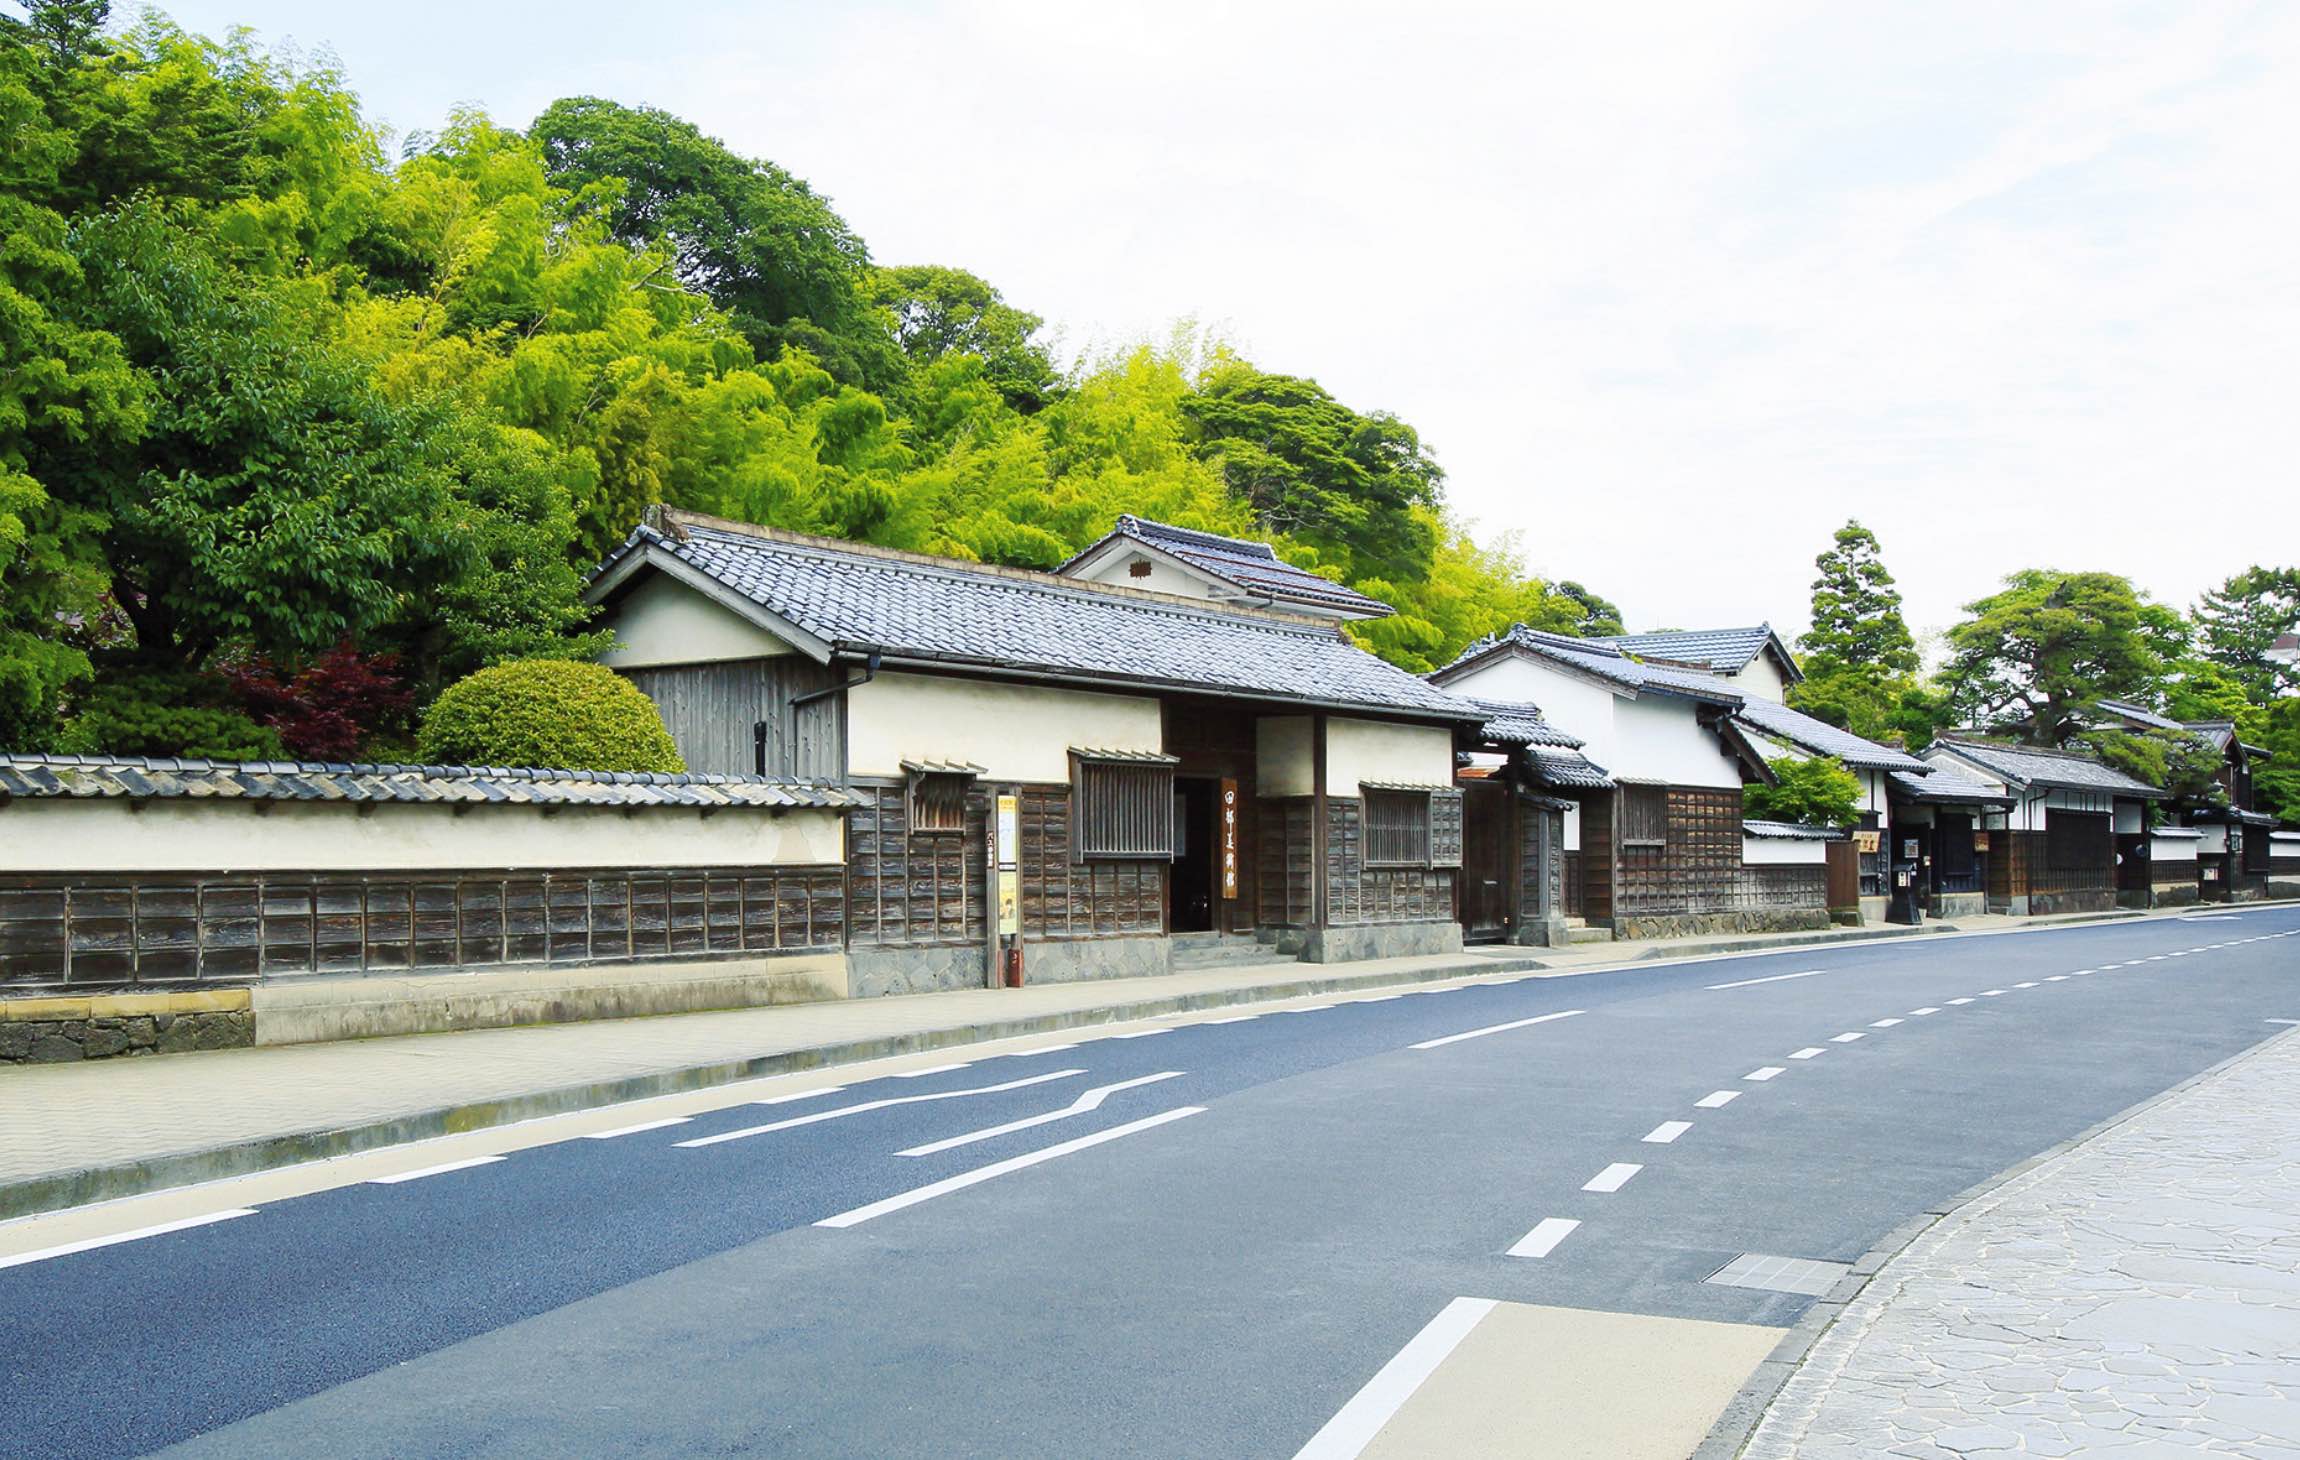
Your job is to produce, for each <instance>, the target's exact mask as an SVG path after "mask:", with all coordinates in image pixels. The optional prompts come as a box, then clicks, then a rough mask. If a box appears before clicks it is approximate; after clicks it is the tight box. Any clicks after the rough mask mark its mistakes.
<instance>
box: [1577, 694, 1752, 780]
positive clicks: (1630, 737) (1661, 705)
mask: <svg viewBox="0 0 2300 1460" xmlns="http://www.w3.org/2000/svg"><path fill="white" fill-rule="evenodd" d="M1613 723H1614V730H1615V734H1616V740H1615V746H1614V755H1615V756H1616V757H1617V759H1616V760H1614V761H1610V762H1600V763H1601V764H1603V765H1604V766H1605V768H1606V769H1607V770H1609V771H1611V772H1613V774H1614V775H1615V776H1617V777H1627V778H1628V779H1630V780H1633V781H1666V782H1668V783H1669V784H1670V785H1672V786H1714V787H1732V788H1735V789H1738V788H1739V787H1740V785H1741V767H1740V763H1739V762H1738V761H1736V760H1734V758H1733V757H1732V756H1730V755H1728V754H1726V753H1725V747H1724V744H1723V742H1721V741H1719V740H1718V738H1717V735H1716V732H1715V731H1712V730H1710V729H1708V728H1707V727H1705V726H1704V725H1702V723H1701V721H1700V718H1699V714H1698V709H1697V706H1696V705H1695V703H1694V701H1692V700H1688V699H1680V698H1679V697H1677V696H1676V695H1661V694H1646V695H1640V696H1639V697H1637V698H1636V699H1634V700H1622V701H1620V702H1619V703H1617V704H1616V705H1615V706H1614V709H1613Z"/></svg>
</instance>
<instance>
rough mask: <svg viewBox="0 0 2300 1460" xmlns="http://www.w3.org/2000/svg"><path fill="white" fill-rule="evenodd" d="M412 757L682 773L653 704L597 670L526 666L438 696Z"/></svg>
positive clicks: (553, 663) (554, 662) (499, 668)
mask: <svg viewBox="0 0 2300 1460" xmlns="http://www.w3.org/2000/svg"><path fill="white" fill-rule="evenodd" d="M415 743H416V751H417V753H418V754H419V755H421V756H422V757H423V759H424V761H425V763H427V764H432V765H494V766H520V767H535V768H540V769H548V770H582V771H683V770H685V769H686V768H687V765H686V762H685V761H683V760H681V759H680V758H679V748H678V746H676V745H674V744H673V743H672V741H671V732H670V731H668V730H666V729H665V728H663V716H662V714H661V712H659V711H658V710H656V708H655V702H654V701H653V700H650V699H648V698H647V697H646V695H644V694H642V693H640V691H639V689H638V687H637V686H636V685H634V684H632V683H631V681H629V680H627V679H625V678H623V677H622V676H621V675H619V674H617V673H615V671H613V670H612V669H608V668H606V667H605V666H603V665H598V664H581V663H577V662H575V661H574V660H570V659H523V660H517V661H514V662H512V663H509V664H496V665H491V666H489V667H488V668H486V669H482V670H479V671H477V672H476V673H473V674H470V675H467V676H465V677H464V678H462V679H459V680H457V681H456V682H455V683H453V684H451V685H449V686H448V687H447V688H446V689H445V690H443V691H441V693H440V696H439V698H438V699H436V700H434V701H432V703H431V708H430V709H429V710H428V711H426V712H425V714H424V717H423V726H422V728H421V729H420V730H419V731H418V732H417V735H416V742H415Z"/></svg>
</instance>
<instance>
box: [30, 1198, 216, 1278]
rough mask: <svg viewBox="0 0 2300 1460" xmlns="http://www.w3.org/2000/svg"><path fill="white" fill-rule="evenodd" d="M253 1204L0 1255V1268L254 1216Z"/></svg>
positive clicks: (67, 1255) (44, 1260)
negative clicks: (4, 1255) (33, 1249)
mask: <svg viewBox="0 0 2300 1460" xmlns="http://www.w3.org/2000/svg"><path fill="white" fill-rule="evenodd" d="M255 1214H256V1209H255V1208H254V1207H234V1208H233V1209H232V1210H230V1211H228V1212H209V1213H208V1214H207V1215H206V1216H204V1217H184V1218H182V1219H181V1220H178V1221H173V1222H162V1223H160V1224H159V1225H158V1226H156V1227H138V1228H137V1229H136V1230H135V1231H133V1232H114V1233H113V1234H112V1235H111V1236H109V1237H89V1238H85V1239H83V1240H81V1241H78V1242H66V1243H65V1244H63V1245H62V1246H61V1247H43V1248H41V1249H40V1250H39V1251H37V1252H19V1253H17V1254H16V1255H15V1256H13V1257H0V1267H22V1266H23V1265H24V1264H25V1263H27V1262H46V1261H47V1260H48V1259H49V1258H51V1257H69V1256H70V1255H72V1254H73V1253H75V1252H90V1251H93V1250H95V1249H96V1248H98V1247H112V1246H116V1245H118V1244H119V1243H122V1242H138V1241H141V1240H143V1239H144V1238H146V1237H159V1236H164V1235H165V1234H167V1233H169V1232H181V1231H184V1230H186V1229H187V1228H191V1227H205V1226H206V1225H208V1224H209V1223H210V1222H228V1221H230V1220H231V1219H232V1218H234V1217H252V1216H254V1215H255Z"/></svg>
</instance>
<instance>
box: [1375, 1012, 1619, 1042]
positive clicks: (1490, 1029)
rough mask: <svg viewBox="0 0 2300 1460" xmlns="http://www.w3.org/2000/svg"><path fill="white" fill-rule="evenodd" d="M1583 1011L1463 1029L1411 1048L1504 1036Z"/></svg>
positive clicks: (1537, 1016) (1535, 1016) (1541, 1015)
mask: <svg viewBox="0 0 2300 1460" xmlns="http://www.w3.org/2000/svg"><path fill="white" fill-rule="evenodd" d="M1586 1012H1588V1011H1587V1010H1584V1009H1567V1010H1564V1011H1563V1012H1561V1013H1556V1014H1536V1015H1534V1016H1533V1017H1532V1018H1531V1019H1512V1020H1510V1021H1509V1022H1508V1023H1507V1024H1488V1025H1487V1026H1485V1028H1483V1029H1465V1030H1463V1031H1462V1032H1461V1033H1459V1034H1448V1035H1445V1036H1444V1037H1442V1038H1439V1039H1425V1040H1423V1041H1422V1042H1421V1043H1419V1044H1416V1045H1413V1046H1411V1048H1414V1049H1437V1048H1439V1047H1441V1046H1443V1045H1448V1044H1459V1043H1461V1042H1462V1041H1463V1040H1465V1039H1483V1038H1484V1037H1485V1036H1486V1035H1488V1034H1506V1033H1508V1032H1509V1031H1510V1030H1512V1029H1525V1028H1529V1027H1531V1026H1532V1025H1535V1024H1547V1023H1549V1022H1550V1021H1551V1020H1553V1019H1571V1018H1572V1017H1573V1016H1574V1015H1576V1014H1582V1013H1586Z"/></svg>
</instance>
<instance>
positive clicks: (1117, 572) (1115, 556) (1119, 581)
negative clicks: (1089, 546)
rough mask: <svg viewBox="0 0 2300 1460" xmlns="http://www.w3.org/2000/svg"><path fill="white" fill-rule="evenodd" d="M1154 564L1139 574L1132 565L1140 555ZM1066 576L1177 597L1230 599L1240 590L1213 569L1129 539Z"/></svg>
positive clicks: (1236, 596) (1087, 581)
mask: <svg viewBox="0 0 2300 1460" xmlns="http://www.w3.org/2000/svg"><path fill="white" fill-rule="evenodd" d="M1138 558H1139V559H1141V560H1143V561H1144V562H1147V563H1148V564H1149V565H1150V571H1149V572H1148V573H1146V574H1144V575H1143V576H1141V577H1139V578H1137V577H1135V576H1134V572H1133V569H1132V568H1131V567H1130V566H1129V565H1130V564H1132V563H1133V562H1134V561H1135V560H1136V559H1138ZM1063 576H1065V577H1069V578H1076V579H1077V580H1078V581H1080V582H1081V583H1113V584H1116V585H1117V586H1119V587H1121V588H1143V589H1147V590H1149V591H1150V592H1152V593H1171V594H1173V595H1175V596H1176V597H1177V598H1199V599H1217V600H1218V599H1228V600H1231V601H1235V600H1236V599H1237V598H1238V596H1239V595H1238V590H1237V589H1236V588H1235V587H1234V586H1232V585H1231V584H1228V583H1225V582H1223V581H1222V580H1221V579H1219V578H1216V577H1215V576H1214V575H1213V574H1211V573H1201V572H1197V571H1196V570H1194V569H1191V568H1185V567H1183V566H1181V565H1180V564H1178V563H1175V562H1172V561H1170V560H1168V559H1166V558H1164V557H1161V556H1159V555H1157V554H1154V553H1146V552H1143V551H1142V550H1141V549H1139V548H1136V547H1133V546H1131V545H1129V544H1126V543H1119V544H1117V545H1116V546H1114V547H1111V548H1106V549H1104V550H1103V552H1102V554H1101V555H1100V556H1099V557H1097V558H1095V559H1093V560H1092V561H1090V562H1086V563H1081V564H1080V565H1079V566H1077V567H1076V568H1073V569H1071V570H1070V571H1069V572H1068V573H1066V574H1064V575H1063Z"/></svg>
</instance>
